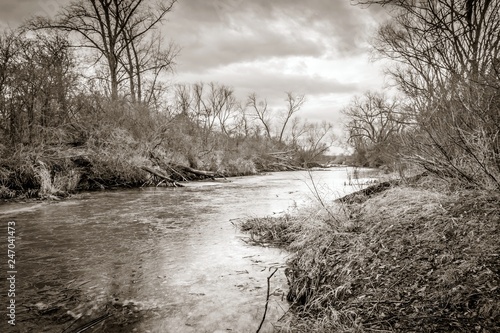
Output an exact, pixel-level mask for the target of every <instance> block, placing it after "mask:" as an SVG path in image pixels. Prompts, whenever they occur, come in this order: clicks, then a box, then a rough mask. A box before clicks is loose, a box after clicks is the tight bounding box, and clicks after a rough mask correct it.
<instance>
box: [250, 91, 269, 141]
mask: <svg viewBox="0 0 500 333" xmlns="http://www.w3.org/2000/svg"><path fill="white" fill-rule="evenodd" d="M247 105H248V106H249V107H250V108H251V109H252V110H253V112H254V116H255V117H256V118H257V119H258V121H260V123H261V124H262V125H263V126H264V130H265V131H266V135H267V138H268V139H271V117H270V114H269V113H270V112H269V111H270V110H269V109H268V107H267V101H266V100H263V101H260V102H259V101H257V95H256V94H255V93H252V94H250V95H249V96H248V101H247Z"/></svg>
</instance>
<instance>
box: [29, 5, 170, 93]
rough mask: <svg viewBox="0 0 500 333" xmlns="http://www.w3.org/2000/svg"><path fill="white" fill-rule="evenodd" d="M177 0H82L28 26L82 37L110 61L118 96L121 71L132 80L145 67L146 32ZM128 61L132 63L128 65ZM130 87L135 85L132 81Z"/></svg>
mask: <svg viewBox="0 0 500 333" xmlns="http://www.w3.org/2000/svg"><path fill="white" fill-rule="evenodd" d="M175 2H176V0H170V1H168V2H166V3H159V4H158V5H156V6H150V5H148V1H147V0H82V1H73V2H71V3H70V4H69V5H68V6H67V7H65V8H63V9H62V10H61V11H60V12H59V14H58V15H57V16H56V18H55V19H54V20H51V19H47V18H44V17H37V18H36V19H34V20H32V22H31V23H30V24H29V25H28V27H29V28H31V29H59V30H63V31H67V32H74V33H76V34H78V35H79V36H80V37H82V43H81V44H79V45H77V46H79V47H84V48H90V49H93V50H95V51H97V54H98V60H100V59H101V58H104V59H105V61H106V64H107V69H108V75H109V85H110V91H111V99H112V100H117V99H118V91H119V83H120V72H121V71H128V72H129V79H130V80H132V79H133V78H134V77H135V78H136V79H138V75H140V73H141V72H142V71H143V70H144V69H143V68H140V69H137V66H139V67H141V66H142V65H143V64H142V63H141V62H140V61H139V54H138V49H137V48H138V47H139V44H140V42H141V40H142V39H143V38H144V35H145V34H147V33H148V32H149V31H151V30H152V29H154V28H155V26H156V25H157V24H159V23H160V22H161V21H162V20H163V19H164V17H165V16H166V14H167V13H169V12H170V11H171V10H172V8H173V5H174V4H175ZM124 64H128V66H124ZM130 85H131V86H130V89H133V90H134V96H135V84H134V83H133V81H131V82H130Z"/></svg>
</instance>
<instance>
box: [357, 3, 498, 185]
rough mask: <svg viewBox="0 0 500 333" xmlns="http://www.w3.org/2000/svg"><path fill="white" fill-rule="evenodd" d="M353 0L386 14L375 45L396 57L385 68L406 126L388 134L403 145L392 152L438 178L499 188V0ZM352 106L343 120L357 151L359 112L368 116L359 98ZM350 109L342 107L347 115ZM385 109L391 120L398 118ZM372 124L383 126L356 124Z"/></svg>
mask: <svg viewBox="0 0 500 333" xmlns="http://www.w3.org/2000/svg"><path fill="white" fill-rule="evenodd" d="M357 3H360V4H369V5H372V4H379V5H382V6H384V7H386V8H388V9H389V11H390V13H391V19H390V20H388V22H387V23H385V24H384V25H382V26H381V27H380V29H379V31H378V34H377V36H376V39H375V42H374V48H375V49H376V51H377V52H378V54H379V55H381V56H382V57H385V58H388V59H391V60H394V64H395V65H393V66H391V67H389V68H388V72H389V75H390V77H391V78H392V79H393V81H394V83H395V85H396V86H397V87H398V88H399V91H400V92H401V93H402V96H401V97H400V98H401V99H402V100H404V103H403V104H402V105H400V106H399V107H398V111H399V112H400V113H405V114H406V116H405V117H404V119H405V120H404V121H403V125H404V126H403V127H402V128H400V130H399V131H396V132H399V133H398V135H397V136H395V137H394V140H390V141H391V142H399V143H398V145H400V148H399V149H398V150H397V154H393V156H396V157H398V158H403V159H404V160H407V161H411V162H413V163H416V164H417V165H420V166H422V167H423V168H425V169H426V170H428V171H430V172H432V173H434V174H437V175H439V176H442V177H451V178H452V179H456V180H459V181H461V182H464V183H466V184H468V185H472V186H477V187H482V188H493V189H497V190H498V189H500V142H499V140H500V90H499V89H500V1H498V0H477V1H475V0H454V1H451V0H421V1H408V0H366V1H358V2H357ZM367 98H368V99H370V95H368V96H367ZM352 106H353V107H354V110H355V112H354V113H355V114H354V117H352V122H351V123H350V125H349V126H348V127H349V128H350V131H351V137H350V138H351V142H353V143H354V147H355V149H356V150H357V151H360V150H359V148H358V147H359V141H360V139H359V138H360V133H358V132H359V128H360V126H358V125H359V120H358V119H359V118H362V117H364V118H365V119H366V116H367V114H366V108H365V107H364V105H361V104H360V103H357V102H356V101H355V102H353V105H352ZM377 109H379V108H378V107H375V110H377ZM386 109H387V108H386ZM352 110H353V108H348V109H347V113H348V114H349V115H351V116H352V115H353V112H352ZM399 112H398V113H399ZM375 113H376V112H375ZM373 114H374V112H371V115H370V116H373ZM386 116H387V118H386V120H387V121H389V122H390V123H393V125H394V126H396V127H397V126H398V124H400V123H401V122H400V121H399V119H396V120H395V121H394V122H393V121H391V118H390V117H389V115H388V113H387V112H386ZM408 120H409V122H408ZM370 125H375V126H376V128H377V130H378V131H383V126H385V125H380V121H378V123H376V122H368V125H367V126H362V127H361V131H362V132H364V131H366V130H367V129H369V127H370ZM392 127H393V126H391V128H392ZM377 146H379V143H378V142H377V143H376V144H375V145H371V147H377ZM386 151H387V150H386V149H384V152H386Z"/></svg>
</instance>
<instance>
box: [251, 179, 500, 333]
mask: <svg viewBox="0 0 500 333" xmlns="http://www.w3.org/2000/svg"><path fill="white" fill-rule="evenodd" d="M242 229H243V230H245V231H247V232H248V233H249V234H250V237H251V239H252V240H253V241H254V242H255V243H257V244H271V245H275V246H280V247H284V248H286V249H287V250H289V251H291V252H292V253H294V255H293V257H292V258H291V259H290V260H289V262H288V268H287V271H286V274H287V277H288V279H289V284H290V291H289V295H288V299H289V300H290V301H291V302H292V303H293V306H292V309H293V310H292V311H291V312H290V313H289V314H288V315H287V316H285V318H284V319H283V320H282V321H281V323H280V325H279V327H280V329H279V331H281V332H498V331H500V324H499V323H500V289H499V288H498V286H499V282H500V258H499V255H500V245H499V242H498V239H499V236H500V195H499V194H498V193H497V192H486V191H478V190H467V189H453V188H452V187H451V186H450V185H449V184H445V183H442V182H440V181H439V180H437V179H434V178H430V177H424V178H422V179H420V180H418V182H416V183H414V184H406V185H399V186H393V187H390V188H388V189H386V190H385V191H383V192H380V193H376V194H373V195H371V196H366V195H359V196H357V197H356V198H354V199H352V200H350V201H349V202H348V203H335V204H332V205H331V206H330V207H327V209H325V208H321V209H320V208H317V207H316V208H314V207H312V208H310V209H308V210H306V211H302V212H301V213H299V214H298V215H297V216H282V217H278V218H265V219H252V220H249V221H246V222H245V223H244V224H243V225H242Z"/></svg>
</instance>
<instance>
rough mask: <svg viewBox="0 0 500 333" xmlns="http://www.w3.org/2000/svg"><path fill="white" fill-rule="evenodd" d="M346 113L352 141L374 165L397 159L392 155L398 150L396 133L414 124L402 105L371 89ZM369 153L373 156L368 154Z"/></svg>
mask: <svg viewBox="0 0 500 333" xmlns="http://www.w3.org/2000/svg"><path fill="white" fill-rule="evenodd" d="M342 113H343V114H344V115H345V116H346V117H347V118H348V123H347V125H346V129H347V133H348V143H350V144H351V146H352V147H353V148H354V149H355V151H356V152H357V153H358V155H359V156H363V157H362V158H361V159H362V160H363V159H364V158H366V159H367V160H372V161H371V163H370V164H374V166H378V165H379V164H383V163H387V162H390V160H392V159H393V158H394V157H392V158H390V157H391V155H394V154H395V153H396V151H394V148H395V146H396V145H397V137H396V134H398V133H400V132H401V130H402V129H403V127H404V126H405V125H408V124H410V121H409V119H407V117H406V114H405V113H402V112H401V111H400V105H399V104H398V103H397V102H396V101H390V100H389V99H388V98H387V96H385V95H384V94H381V93H373V92H367V93H365V94H364V95H363V96H362V97H358V96H356V97H354V99H353V100H352V101H351V103H350V104H349V105H348V106H346V107H345V108H344V109H343V110H342ZM370 151H371V153H369V152H370ZM367 153H369V155H371V156H365V155H366V154H367ZM384 156H385V158H384ZM360 162H361V163H362V164H364V163H365V161H360Z"/></svg>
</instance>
